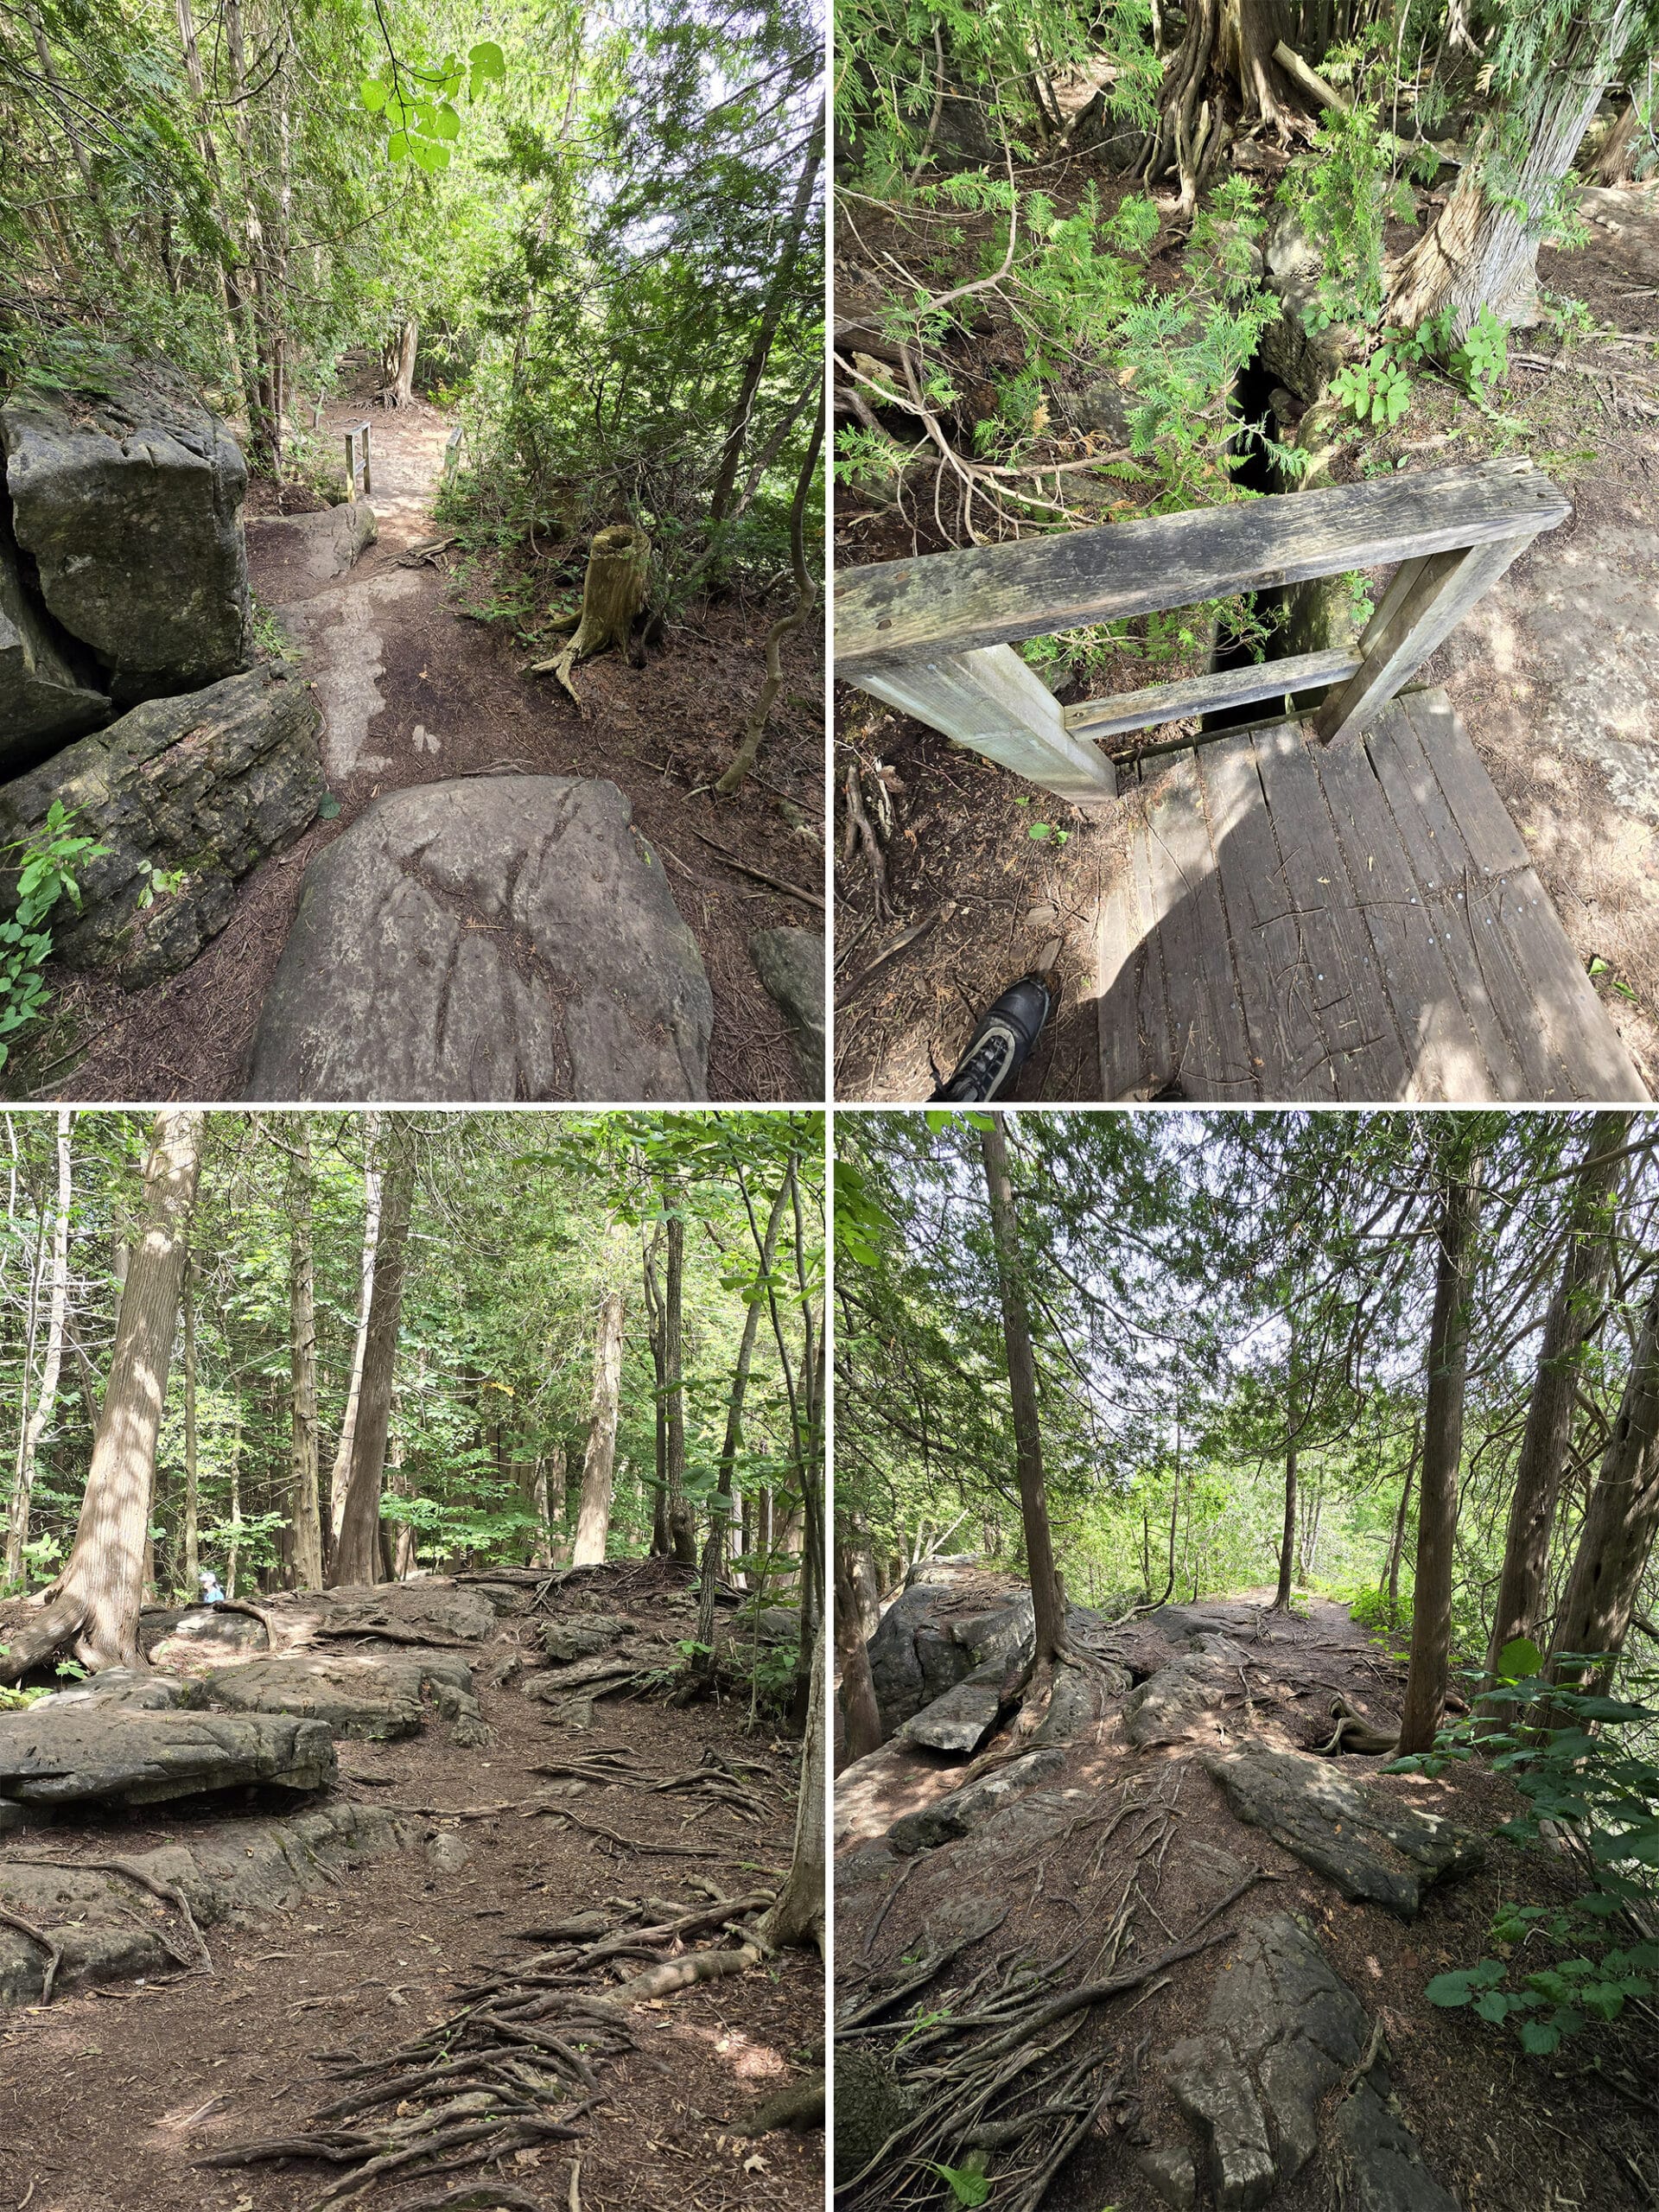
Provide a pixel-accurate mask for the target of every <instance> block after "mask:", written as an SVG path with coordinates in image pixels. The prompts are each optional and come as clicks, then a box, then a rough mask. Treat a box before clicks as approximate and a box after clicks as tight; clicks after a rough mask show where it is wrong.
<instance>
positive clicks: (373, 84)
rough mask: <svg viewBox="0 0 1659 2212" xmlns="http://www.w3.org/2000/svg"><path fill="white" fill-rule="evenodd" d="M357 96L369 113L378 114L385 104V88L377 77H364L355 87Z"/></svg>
mask: <svg viewBox="0 0 1659 2212" xmlns="http://www.w3.org/2000/svg"><path fill="white" fill-rule="evenodd" d="M357 96H358V98H359V99H360V100H361V101H362V103H363V105H364V106H365V108H367V110H368V111H369V113H370V114H371V115H378V114H379V112H380V111H381V109H382V108H383V107H385V104H386V88H385V86H384V85H383V84H382V83H381V81H380V79H378V77H365V79H363V81H362V83H361V84H360V85H359V86H358V88H357Z"/></svg>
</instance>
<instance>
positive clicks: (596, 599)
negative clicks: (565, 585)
mask: <svg viewBox="0 0 1659 2212" xmlns="http://www.w3.org/2000/svg"><path fill="white" fill-rule="evenodd" d="M650 575H651V540H650V538H649V537H647V536H646V535H645V531H643V530H639V529H638V528H636V526H635V525H634V524H632V523H630V522H620V523H613V524H611V525H610V527H609V528H608V529H607V530H601V531H599V533H598V534H597V535H596V537H594V542H593V544H592V546H591V548H590V549H589V550H588V573H587V575H586V576H585V577H584V578H583V580H582V620H581V621H580V622H579V623H578V624H577V625H576V632H575V636H574V637H573V638H572V639H571V640H570V642H569V645H566V647H565V649H564V651H563V652H562V653H561V654H560V655H559V657H558V658H557V659H556V660H553V661H538V662H537V664H536V666H535V670H534V671H532V672H533V673H537V674H540V673H542V672H543V671H548V670H550V671H551V672H552V673H553V675H555V676H556V677H557V678H558V680H559V682H560V683H562V684H563V686H564V688H565V690H567V691H568V692H569V694H570V696H571V697H572V698H573V699H575V701H576V704H577V705H578V706H580V705H581V703H582V702H581V699H580V698H579V697H578V696H577V692H576V688H575V684H573V683H571V681H570V671H572V669H574V668H575V665H576V664H577V662H578V661H583V660H588V659H590V658H592V656H593V655H594V653H602V652H604V651H605V649H606V647H607V645H614V646H616V647H617V649H618V650H619V652H625V653H626V654H627V655H628V658H630V660H632V663H633V664H634V666H635V667H636V668H639V667H643V666H644V664H645V657H644V655H643V654H641V653H639V652H638V650H637V648H635V647H634V646H633V645H632V635H631V633H632V629H633V624H634V619H635V617H636V616H637V615H638V614H639V613H640V612H641V611H642V610H643V608H644V607H645V588H646V584H647V582H648V581H649V579H650Z"/></svg>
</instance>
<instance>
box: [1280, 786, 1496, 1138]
mask: <svg viewBox="0 0 1659 2212" xmlns="http://www.w3.org/2000/svg"><path fill="white" fill-rule="evenodd" d="M1319 781H1320V784H1321V785H1322V787H1323V789H1324V791H1325V800H1326V803H1327V804H1328V805H1329V807H1330V809H1331V816H1332V821H1333V823H1335V825H1336V830H1337V837H1338V842H1339V843H1340V845H1341V847H1342V852H1343V857H1344V861H1345V862H1346V864H1347V872H1348V880H1349V881H1350V882H1351V884H1352V886H1353V887H1354V895H1355V899H1356V900H1357V905H1358V910H1359V912H1360V915H1361V917H1362V918H1363V921H1364V924H1365V928H1366V932H1367V934H1368V935H1369V937H1370V940H1371V944H1372V946H1373V949H1374V950H1375V951H1376V957H1377V964H1378V967H1379V969H1380V970H1381V974H1382V978H1383V988H1384V989H1385V990H1386V991H1387V993H1388V996H1389V1004H1390V1005H1391V1006H1392V1007H1393V1008H1394V1014H1395V1025H1396V1027H1397V1028H1398V1030H1399V1033H1400V1037H1401V1041H1402V1046H1403V1047H1404V1051H1405V1058H1406V1072H1405V1075H1404V1077H1403V1079H1402V1082H1401V1084H1400V1085H1399V1088H1398V1089H1397V1090H1395V1092H1394V1093H1393V1094H1392V1095H1393V1096H1396V1097H1399V1098H1402V1099H1405V1100H1407V1101H1408V1102H1418V1101H1430V1102H1433V1101H1441V1100H1455V1101H1456V1102H1457V1103H1459V1104H1462V1105H1478V1104H1480V1103H1484V1101H1487V1100H1490V1099H1493V1098H1500V1097H1514V1096H1517V1095H1518V1094H1519V1090H1520V1087H1521V1071H1520V1068H1519V1065H1517V1064H1516V1060H1515V1057H1514V1055H1513V1053H1512V1052H1510V1047H1509V1043H1508V1040H1507V1039H1505V1038H1504V1037H1503V1033H1502V1031H1501V1030H1499V1029H1498V1028H1497V1026H1496V1025H1494V1027H1493V1033H1492V1036H1491V1039H1490V1048H1491V1052H1492V1053H1493V1054H1494V1055H1496V1057H1497V1063H1498V1064H1497V1067H1496V1068H1494V1067H1492V1066H1491V1065H1490V1062H1489V1058H1488V1053H1487V1051H1486V1050H1485V1049H1484V1046H1483V1040H1482V1039H1480V1038H1478V1036H1477V1034H1476V1033H1475V1030H1474V1028H1473V1027H1472V1025H1471V1021H1470V1019H1469V1015H1468V1013H1467V1010H1466V1009H1465V1006H1464V1003H1463V1001H1462V1000H1461V998H1460V997H1459V994H1458V988H1457V985H1456V982H1454V980H1453V976H1452V968H1451V966H1450V964H1449V963H1448V961H1447V957H1446V946H1445V945H1444V944H1442V943H1441V942H1440V939H1441V938H1442V935H1443V932H1442V931H1440V928H1439V926H1438V921H1439V916H1438V910H1435V911H1431V910H1430V909H1429V908H1428V907H1427V906H1425V904H1424V898H1423V893H1422V890H1421V887H1420V885H1419V884H1418V881H1417V879H1416V877H1415V875H1414V873H1413V871H1412V867H1411V863H1410V861H1409V860H1408V858H1407V856H1406V850H1405V847H1404V845H1403V844H1402V842H1401V836H1400V831H1399V829H1398V828H1397V827H1396V825H1395V819H1394V817H1393V815H1392V814H1391V812H1390V811H1389V804H1388V801H1387V799H1386V798H1384V796H1383V788H1382V786H1381V785H1380V784H1379V783H1378V782H1377V780H1376V772H1375V771H1374V769H1373V768H1372V766H1371V762H1370V756H1369V755H1368V754H1367V753H1366V751H1365V748H1364V747H1363V746H1361V745H1343V746H1338V747H1336V748H1335V749H1334V750H1328V751H1326V752H1325V753H1324V755H1323V756H1322V758H1321V759H1320V761H1319Z"/></svg>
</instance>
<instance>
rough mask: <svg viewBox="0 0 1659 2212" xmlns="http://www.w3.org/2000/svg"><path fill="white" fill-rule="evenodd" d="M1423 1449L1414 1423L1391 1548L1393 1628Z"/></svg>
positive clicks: (1420, 1432)
mask: <svg viewBox="0 0 1659 2212" xmlns="http://www.w3.org/2000/svg"><path fill="white" fill-rule="evenodd" d="M1422 1448H1423V1425H1422V1423H1421V1421H1414V1423H1413V1424H1412V1431H1411V1457H1410V1458H1409V1459H1408V1460H1407V1462H1406V1478H1405V1480H1404V1482H1403V1483H1402V1484H1401V1485H1400V1508H1399V1510H1398V1511H1397V1512H1396V1513H1395V1516H1394V1541H1393V1542H1392V1543H1391V1544H1390V1545H1389V1573H1388V1592H1389V1626H1390V1627H1393V1626H1394V1625H1395V1624H1396V1623H1397V1622H1398V1620H1399V1618H1400V1555H1401V1554H1402V1552H1403V1550H1404V1549H1405V1543H1406V1515H1407V1511H1408V1507H1409V1505H1410V1503H1411V1486H1412V1484H1413V1483H1414V1481H1415V1479H1416V1476H1417V1459H1418V1454H1419V1453H1420V1452H1421V1450H1422Z"/></svg>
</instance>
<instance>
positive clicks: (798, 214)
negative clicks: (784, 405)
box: [709, 100, 823, 523]
mask: <svg viewBox="0 0 1659 2212" xmlns="http://www.w3.org/2000/svg"><path fill="white" fill-rule="evenodd" d="M822 162H823V102H822V100H820V102H819V107H818V122H817V128H816V129H815V130H814V131H813V133H812V136H811V137H810V139H809V140H808V141H807V147H806V152H805V155H804V157H803V159H802V162H801V173H800V175H799V176H798V179H797V180H796V184H795V197H794V199H793V200H792V201H791V205H790V210H789V214H788V217H787V219H786V223H785V231H784V242H783V250H782V251H781V252H780V253H779V257H778V266H777V268H776V269H775V270H773V272H772V282H771V283H770V284H768V285H767V287H766V299H765V301H764V302H762V305H761V308H760V324H759V326H758V327H757V328H756V330H755V334H754V340H753V344H752V345H751V346H750V347H749V353H748V358H747V360H746V361H745V362H744V364H743V374H742V378H741V381H740V383H739V385H738V388H737V401H736V404H735V405H734V407H733V409H732V413H731V417H730V420H729V422H728V424H727V429H726V439H725V443H724V444H723V445H722V446H721V454H720V465H719V467H718V468H717V469H716V470H715V484H714V489H713V491H712V492H710V493H709V521H710V522H711V523H717V522H719V521H720V519H721V517H722V516H723V515H724V513H725V512H726V509H727V507H728V505H729V504H730V501H731V497H732V487H733V486H734V484H735V483H736V481H737V465H738V462H739V461H740V459H741V456H742V452H743V446H744V442H745V441H746V440H747V436H748V434H749V416H750V415H751V414H752V413H753V409H754V403H755V398H756V396H757V395H758V393H759V392H760V380H761V378H763V377H764V376H765V374H766V363H767V361H768V360H769V359H771V358H772V345H773V342H774V341H775V340H776V338H777V336H778V326H779V323H780V322H781V321H783V315H784V309H785V306H786V305H787V304H788V300H789V288H790V285H791V283H792V282H793V279H794V276H795V264H796V263H797V262H798V260H799V259H800V253H801V242H802V240H803V239H804V237H805V235H806V226H807V215H808V212H809V211H810V207H811V205H812V188H813V187H814V185H815V184H816V183H817V177H818V169H819V167H820V165H821V164H822ZM819 426H820V435H822V426H823V416H822V414H820V416H819Z"/></svg>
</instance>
